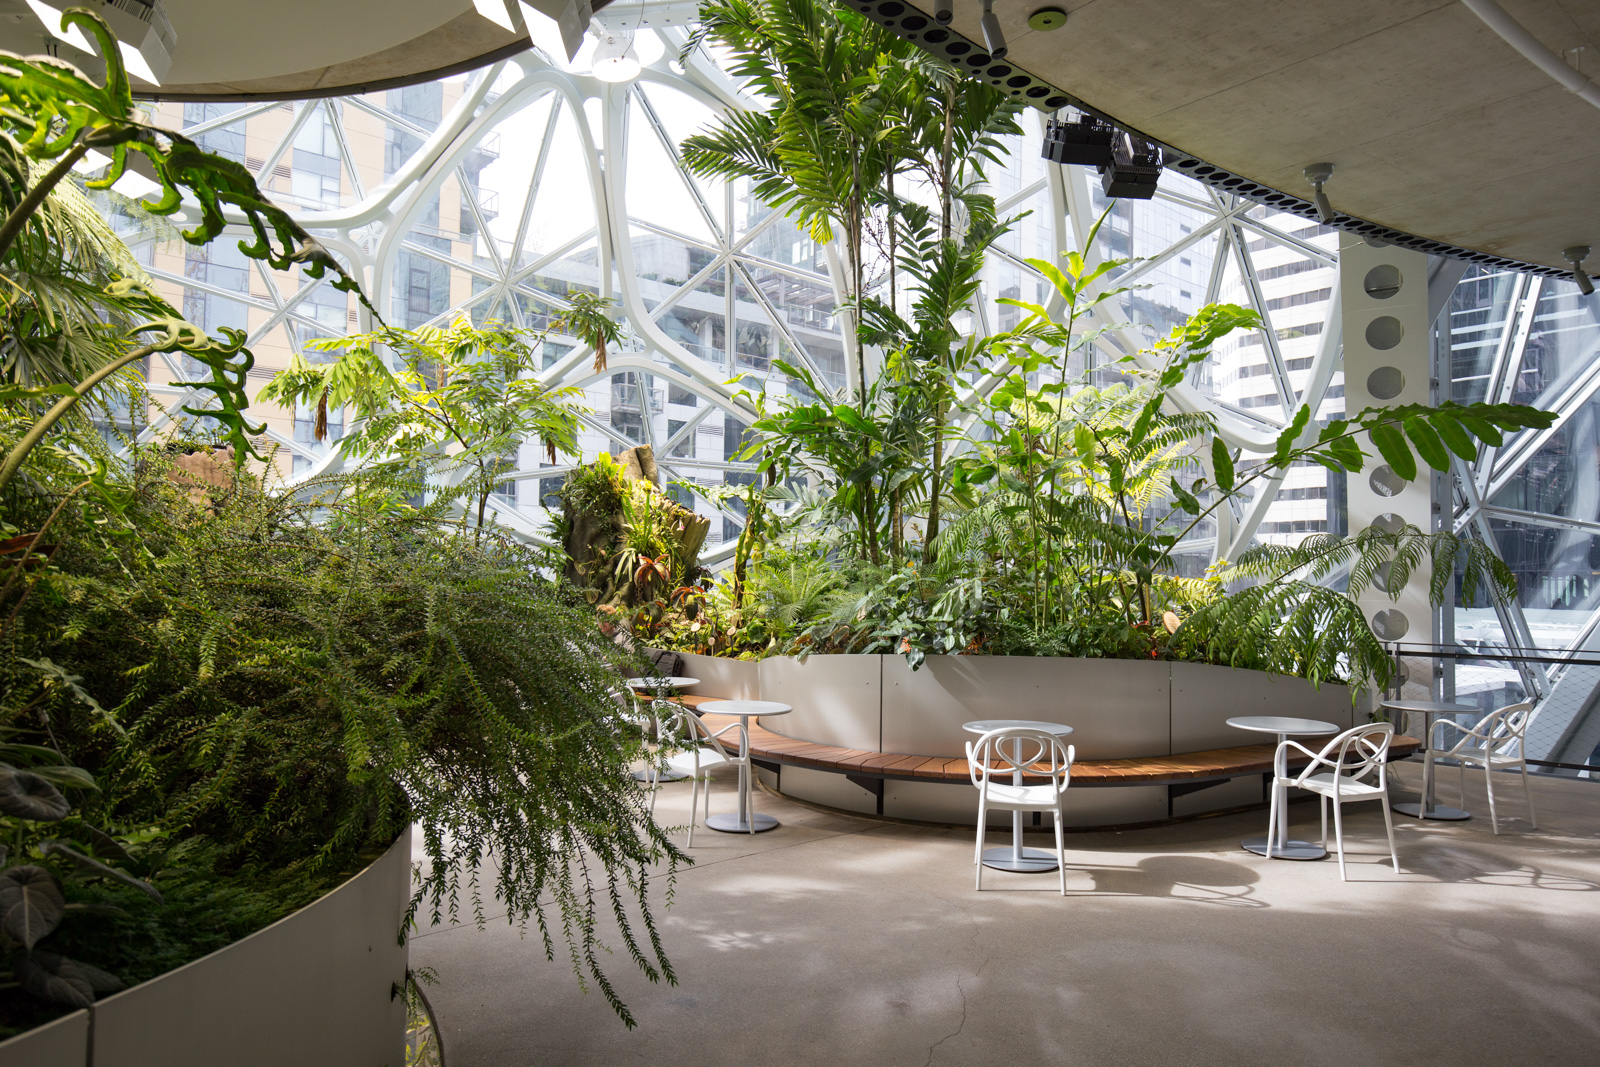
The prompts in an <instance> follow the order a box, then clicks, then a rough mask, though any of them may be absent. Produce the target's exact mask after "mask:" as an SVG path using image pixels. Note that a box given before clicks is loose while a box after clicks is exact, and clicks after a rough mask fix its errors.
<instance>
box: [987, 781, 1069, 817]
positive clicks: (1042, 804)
mask: <svg viewBox="0 0 1600 1067" xmlns="http://www.w3.org/2000/svg"><path fill="white" fill-rule="evenodd" d="M1057 795H1058V794H1057V793H1056V790H1055V787H1054V786H1050V785H1001V784H1000V783H999V782H990V783H989V789H988V792H986V793H985V794H984V799H985V800H986V801H987V802H988V804H989V806H990V807H1005V808H1023V809H1025V810H1028V811H1034V810H1039V811H1045V810H1049V809H1053V808H1054V807H1055V806H1056V798H1057Z"/></svg>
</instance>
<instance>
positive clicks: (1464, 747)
mask: <svg viewBox="0 0 1600 1067" xmlns="http://www.w3.org/2000/svg"><path fill="white" fill-rule="evenodd" d="M1532 715H1533V702H1532V701H1525V702H1523V703H1521V704H1510V705H1507V706H1506V707H1503V708H1500V709H1499V710H1497V711H1491V712H1490V713H1489V714H1487V715H1485V716H1484V717H1483V718H1481V719H1479V720H1478V723H1477V725H1475V726H1473V727H1472V729H1470V730H1469V729H1467V728H1466V727H1465V726H1462V725H1461V724H1460V723H1458V722H1456V721H1455V720H1453V719H1440V720H1439V721H1438V722H1436V723H1434V724H1433V733H1430V734H1429V735H1428V750H1427V753H1426V754H1425V755H1424V756H1423V758H1422V795H1423V796H1429V795H1431V794H1430V793H1429V792H1428V788H1429V786H1430V785H1432V783H1433V761H1434V760H1435V759H1453V760H1455V761H1456V763H1457V766H1458V767H1459V768H1460V771H1461V806H1462V807H1466V806H1467V803H1466V796H1467V768H1468V767H1482V768H1483V778H1484V783H1485V785H1487V787H1488V789H1489V823H1490V825H1491V826H1493V827H1494V832H1495V833H1496V834H1498V833H1499V832H1500V817H1499V815H1497V814H1496V813H1495V810H1494V772H1495V768H1496V767H1511V766H1515V767H1517V768H1519V769H1520V770H1521V771H1522V799H1523V800H1524V801H1526V802H1527V805H1528V822H1530V823H1532V824H1533V828H1534V829H1535V830H1537V829H1538V828H1539V822H1538V820H1537V819H1535V818H1534V815H1533V791H1532V790H1531V789H1530V788H1529V787H1528V760H1527V751H1526V747H1527V746H1526V745H1525V743H1524V737H1523V735H1524V734H1525V733H1526V732H1527V729H1528V719H1529V718H1530V717H1531V716H1532ZM1444 730H1455V731H1457V732H1458V733H1460V735H1461V736H1460V737H1458V738H1457V739H1456V742H1455V744H1454V745H1451V746H1450V747H1449V748H1445V747H1443V745H1444V741H1442V740H1441V741H1440V744H1439V747H1435V745H1434V737H1435V736H1436V735H1437V734H1439V733H1441V732H1442V731H1444Z"/></svg>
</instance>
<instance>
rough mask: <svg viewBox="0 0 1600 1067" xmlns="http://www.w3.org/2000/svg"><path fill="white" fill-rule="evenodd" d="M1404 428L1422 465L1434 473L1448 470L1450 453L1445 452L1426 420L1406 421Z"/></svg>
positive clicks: (1442, 444) (1412, 419)
mask: <svg viewBox="0 0 1600 1067" xmlns="http://www.w3.org/2000/svg"><path fill="white" fill-rule="evenodd" d="M1405 428H1406V436H1407V437H1409V438H1411V443H1412V444H1414V445H1416V446H1417V455H1419V456H1421V457H1422V461H1423V462H1424V463H1426V464H1427V465H1428V466H1430V467H1432V468H1433V469H1434V470H1436V471H1445V470H1449V469H1450V453H1449V452H1447V451H1446V450H1445V447H1444V442H1443V441H1441V440H1439V435H1438V434H1437V433H1436V432H1435V431H1434V429H1433V427H1432V426H1430V425H1429V424H1428V420H1426V419H1423V418H1411V419H1407V420H1406V421H1405Z"/></svg>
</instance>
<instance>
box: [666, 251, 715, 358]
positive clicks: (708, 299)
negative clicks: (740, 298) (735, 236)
mask: <svg viewBox="0 0 1600 1067" xmlns="http://www.w3.org/2000/svg"><path fill="white" fill-rule="evenodd" d="M727 311H728V301H727V269H726V268H725V267H718V268H717V269H716V270H715V271H713V272H712V273H711V274H709V275H707V276H706V277H705V278H703V279H702V280H701V281H700V282H699V283H698V284H697V285H695V287H694V288H693V289H691V290H690V291H689V292H687V293H685V294H683V295H681V296H679V297H677V299H676V300H675V301H674V302H673V304H672V306H671V307H669V308H668V309H667V310H666V311H664V312H663V313H661V314H660V315H658V316H657V317H656V323H657V324H658V325H659V326H660V327H661V329H662V330H663V331H665V332H666V335H667V336H668V337H670V338H672V339H673V340H674V341H676V342H677V343H678V344H680V345H682V346H683V347H684V348H686V349H688V350H689V353H690V354H691V355H694V356H697V357H699V358H700V359H703V360H705V361H706V362H707V363H709V364H711V365H712V366H714V367H726V366H727V364H728V347H727V345H728V341H727V324H728V323H727Z"/></svg>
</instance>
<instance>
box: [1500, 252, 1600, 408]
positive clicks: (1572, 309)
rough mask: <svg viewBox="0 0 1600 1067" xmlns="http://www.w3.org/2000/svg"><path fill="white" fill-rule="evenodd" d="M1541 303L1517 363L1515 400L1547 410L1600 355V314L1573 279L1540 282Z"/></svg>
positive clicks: (1512, 386) (1514, 388)
mask: <svg viewBox="0 0 1600 1067" xmlns="http://www.w3.org/2000/svg"><path fill="white" fill-rule="evenodd" d="M1537 284H1538V285H1539V286H1540V292H1539V300H1538V302H1537V303H1536V304H1535V305H1534V309H1533V322H1532V324H1531V325H1530V327H1529V330H1528V341H1527V344H1526V345H1525V346H1524V347H1523V350H1522V358H1521V359H1520V360H1518V361H1517V362H1516V363H1515V367H1516V372H1515V374H1514V376H1513V378H1512V381H1511V401H1512V403H1515V404H1532V405H1533V406H1534V407H1539V408H1543V407H1548V406H1549V405H1550V404H1551V403H1553V402H1554V401H1555V400H1556V398H1557V397H1558V396H1559V395H1560V393H1561V390H1562V389H1563V388H1565V387H1566V386H1567V385H1568V384H1569V383H1570V382H1571V381H1572V379H1573V378H1574V377H1575V376H1576V375H1578V374H1579V373H1581V372H1583V371H1586V370H1589V369H1590V368H1592V367H1593V365H1594V361H1595V357H1596V355H1597V354H1600V313H1597V311H1596V307H1595V303H1596V302H1595V301H1594V300H1593V299H1592V298H1589V297H1586V296H1584V295H1583V294H1582V293H1581V292H1579V291H1578V287H1577V286H1576V285H1575V284H1573V283H1572V282H1570V281H1566V280H1564V279H1563V280H1556V279H1548V278H1546V279H1540V280H1539V281H1538V283H1537Z"/></svg>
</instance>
